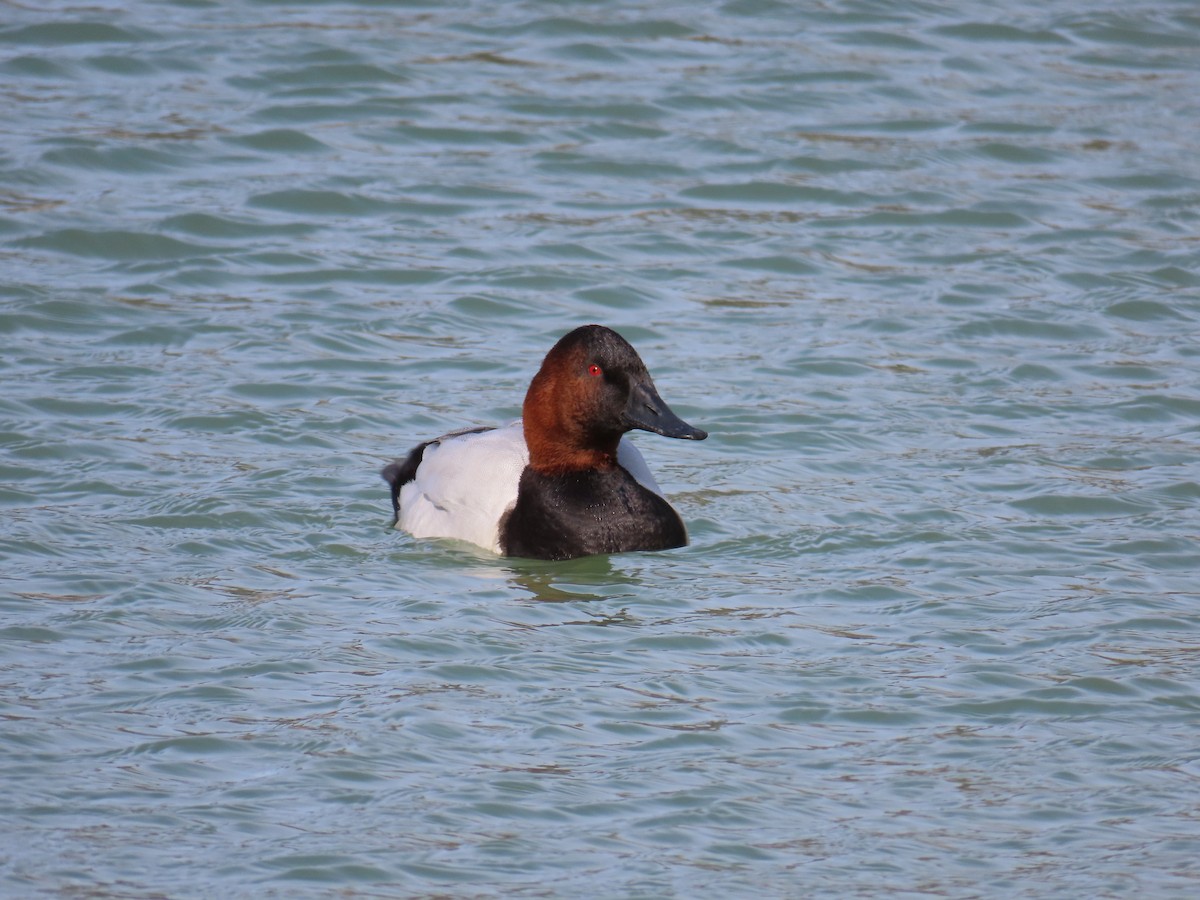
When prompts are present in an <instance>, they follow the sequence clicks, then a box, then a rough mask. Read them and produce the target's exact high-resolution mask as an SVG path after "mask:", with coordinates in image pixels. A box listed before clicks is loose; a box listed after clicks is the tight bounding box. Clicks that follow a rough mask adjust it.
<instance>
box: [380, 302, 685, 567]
mask: <svg viewBox="0 0 1200 900" xmlns="http://www.w3.org/2000/svg"><path fill="white" fill-rule="evenodd" d="M634 429H640V430H642V431H649V432H653V433H654V434H659V435H662V436H664V437H669V438H678V439H681V440H691V441H702V440H704V439H705V438H707V437H708V433H707V432H706V431H703V430H701V429H699V428H696V427H694V426H692V425H689V424H688V423H687V422H685V421H684V420H683V419H681V418H680V417H679V416H677V415H676V414H675V413H674V412H673V411H672V410H671V408H670V407H669V406H667V404H666V403H665V402H664V401H663V399H662V397H660V396H659V393H658V389H657V388H656V387H655V386H654V381H653V380H652V379H651V377H650V372H649V371H648V370H647V368H646V364H645V363H644V362H642V358H641V357H640V356H639V355H638V353H637V351H636V350H635V349H634V348H633V346H632V345H631V344H630V343H629V342H628V341H627V340H625V338H623V337H621V335H619V334H618V333H617V332H615V331H613V330H612V329H611V328H607V327H605V326H603V325H583V326H580V327H579V328H576V329H574V330H573V331H570V332H568V333H567V334H566V335H564V336H563V337H562V338H560V339H559V340H558V342H557V343H555V345H554V346H553V347H551V348H550V351H549V352H548V353H547V354H546V357H545V359H544V360H543V361H542V364H541V367H540V368H539V369H538V371H537V374H535V375H534V376H533V380H532V381H531V382H530V384H529V390H528V391H527V392H526V394H525V401H524V403H523V404H522V407H521V418H520V419H518V420H516V421H515V422H512V423H510V424H508V425H505V426H500V427H493V426H483V427H477V428H465V429H462V430H459V431H453V432H451V433H449V434H445V435H442V436H441V437H438V438H434V439H433V440H429V441H425V442H423V443H421V444H418V445H417V446H416V447H414V448H413V449H412V450H411V451H410V452H409V454H408V455H407V457H405V458H404V459H397V460H395V461H394V462H392V463H391V464H389V465H388V466H386V467H385V468H384V469H383V472H382V473H381V474H382V475H383V478H384V480H385V481H387V483H388V484H389V485H390V486H391V494H392V511H393V513H394V519H393V521H392V526H393V527H394V528H396V529H399V530H402V531H406V532H408V533H409V534H411V535H412V536H414V537H417V538H452V539H457V540H461V541H467V542H469V543H471V544H475V545H477V546H479V547H483V548H484V549H486V550H490V551H491V552H493V553H496V554H499V555H501V556H513V557H525V558H530V559H544V560H565V559H575V558H577V557H581V556H592V555H599V554H610V553H625V552H630V551H638V550H669V549H672V548H677V547H683V546H685V545H686V544H687V529H686V528H685V526H684V524H683V519H682V518H681V517H680V515H679V513H678V512H676V511H675V508H674V507H673V506H671V504H670V503H669V502H668V501H667V499H666V497H665V496H664V494H663V491H662V489H661V488H660V487H659V486H658V482H657V481H656V480H655V479H654V476H653V474H652V473H651V472H650V469H649V467H648V466H647V465H646V460H645V458H644V457H643V456H642V455H641V453H639V452H638V450H637V448H636V447H635V446H634V445H633V444H632V443H631V442H630V441H629V439H628V438H627V437H626V436H625V435H626V434H627V433H628V432H630V431H632V430H634Z"/></svg>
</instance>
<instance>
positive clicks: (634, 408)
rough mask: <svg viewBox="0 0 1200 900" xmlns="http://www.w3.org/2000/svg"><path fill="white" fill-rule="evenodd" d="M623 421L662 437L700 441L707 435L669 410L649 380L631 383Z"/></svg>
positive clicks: (632, 426)
mask: <svg viewBox="0 0 1200 900" xmlns="http://www.w3.org/2000/svg"><path fill="white" fill-rule="evenodd" d="M625 421H626V422H627V423H628V424H629V426H630V427H631V428H641V429H642V430H643V431H653V432H654V433H655V434H661V435H662V436H663V437H669V438H682V439H683V440H687V441H702V440H704V439H705V438H706V437H708V432H707V431H701V430H700V429H699V428H693V427H692V426H691V425H689V424H688V423H687V422H685V421H683V419H681V418H679V416H677V415H675V413H673V412H671V407H669V406H667V404H666V403H664V402H663V399H662V397H660V396H658V391H656V390H655V389H654V384H653V382H650V381H645V382H640V383H638V384H635V385H633V389H632V390H631V391H630V392H629V403H628V404H626V406H625Z"/></svg>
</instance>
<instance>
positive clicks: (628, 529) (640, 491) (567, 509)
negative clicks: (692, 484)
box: [500, 466, 687, 559]
mask: <svg viewBox="0 0 1200 900" xmlns="http://www.w3.org/2000/svg"><path fill="white" fill-rule="evenodd" d="M686 544H687V531H686V530H685V529H684V527H683V520H682V519H680V518H679V514H678V513H677V512H675V510H674V509H673V508H672V507H671V504H669V503H668V502H667V501H666V500H664V499H663V498H662V497H660V496H658V494H656V493H654V492H653V491H651V490H648V489H646V488H644V487H642V486H641V485H640V484H638V483H637V482H636V481H635V480H634V478H633V476H632V475H630V474H629V473H628V472H626V471H625V469H623V468H621V467H620V466H613V467H611V468H608V469H586V470H584V471H581V472H569V473H567V474H564V475H543V474H540V473H538V472H536V471H534V470H533V469H532V468H530V467H529V466H526V467H525V471H524V472H522V473H521V482H520V487H519V488H518V491H517V502H516V505H515V506H514V507H513V509H512V511H511V512H510V513H509V514H508V516H507V517H506V518H505V520H504V521H503V522H502V523H501V525H500V547H501V549H502V550H503V552H504V555H505V556H524V557H529V558H531V559H574V558H575V557H577V556H592V555H595V554H598V553H624V552H627V551H630V550H668V549H670V548H672V547H682V546H684V545H686Z"/></svg>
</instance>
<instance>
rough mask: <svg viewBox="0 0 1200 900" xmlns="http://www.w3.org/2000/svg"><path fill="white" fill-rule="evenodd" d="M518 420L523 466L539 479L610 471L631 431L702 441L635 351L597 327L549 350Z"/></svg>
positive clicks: (700, 433) (581, 330)
mask: <svg viewBox="0 0 1200 900" xmlns="http://www.w3.org/2000/svg"><path fill="white" fill-rule="evenodd" d="M522 416H523V418H524V423H525V424H524V428H525V443H526V444H527V445H528V447H529V464H530V466H531V467H532V468H534V469H535V470H537V471H539V472H542V473H544V474H561V473H563V472H570V471H577V470H580V469H593V468H605V467H608V466H613V465H616V458H617V444H618V443H619V442H620V440H621V435H623V434H625V432H627V431H631V430H632V429H634V428H640V429H642V430H643V431H652V432H654V433H655V434H661V435H663V436H665V437H671V438H682V439H684V440H690V441H702V440H704V439H705V438H706V437H708V432H706V431H701V430H700V429H699V428H693V427H692V426H691V425H689V424H688V423H687V422H685V421H683V419H681V418H679V416H677V415H675V413H673V412H672V411H671V408H670V407H669V406H667V404H666V403H665V402H663V399H662V397H660V396H659V395H658V390H657V389H656V388H655V387H654V381H653V380H652V379H651V378H650V373H649V372H648V371H647V370H646V364H645V363H643V362H642V358H641V357H640V356H638V354H637V351H636V350H634V349H633V347H632V346H631V345H630V343H629V342H628V341H627V340H625V338H623V337H621V336H620V335H619V334H617V333H616V332H615V331H613V330H612V329H611V328H605V327H604V326H603V325H584V326H582V327H580V328H576V329H575V330H574V331H572V332H570V333H569V334H567V335H565V336H564V337H563V338H562V339H561V340H559V342H558V343H557V344H555V345H554V346H553V347H552V348H551V349H550V352H549V353H547V354H546V358H545V360H543V361H542V367H541V369H539V370H538V373H537V374H536V375H535V376H534V377H533V382H532V383H531V384H530V385H529V392H528V393H527V394H526V395H525V406H524V409H523V412H522Z"/></svg>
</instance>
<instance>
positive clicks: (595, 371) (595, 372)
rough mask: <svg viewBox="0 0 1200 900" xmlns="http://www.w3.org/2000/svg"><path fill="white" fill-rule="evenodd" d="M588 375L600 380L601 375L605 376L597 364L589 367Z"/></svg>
mask: <svg viewBox="0 0 1200 900" xmlns="http://www.w3.org/2000/svg"><path fill="white" fill-rule="evenodd" d="M588 374H589V375H591V376H592V377H593V378H599V377H600V376H601V375H603V374H604V370H603V369H601V368H600V367H599V366H598V365H596V364H595V363H592V364H591V365H590V366H588Z"/></svg>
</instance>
